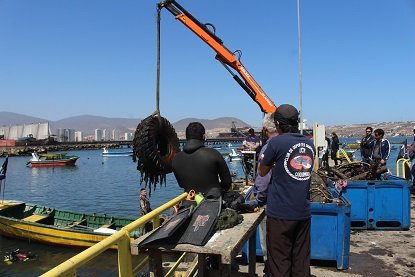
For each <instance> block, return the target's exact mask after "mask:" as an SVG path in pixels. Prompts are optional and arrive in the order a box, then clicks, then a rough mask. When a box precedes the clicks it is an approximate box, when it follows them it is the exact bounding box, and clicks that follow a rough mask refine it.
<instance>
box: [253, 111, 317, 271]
mask: <svg viewBox="0 0 415 277" xmlns="http://www.w3.org/2000/svg"><path fill="white" fill-rule="evenodd" d="M298 117H299V114H298V111H297V109H296V108H295V107H293V106H291V105H288V104H284V105H281V106H279V107H278V108H277V110H276V111H275V113H274V121H275V125H276V126H277V130H278V132H279V134H280V135H279V136H276V137H273V138H272V139H271V140H270V141H269V142H268V147H267V149H266V150H265V152H264V153H263V154H262V156H261V157H260V160H261V162H260V165H259V169H258V173H259V175H260V176H265V175H266V174H267V173H268V172H269V171H270V170H271V169H272V176H273V178H272V183H271V184H270V185H269V187H268V196H267V210H266V213H267V218H268V219H267V230H266V233H267V258H268V266H269V269H268V275H269V276H287V277H290V276H296V277H302V276H310V225H311V211H310V201H309V198H310V197H309V189H310V182H311V172H312V169H313V163H314V156H315V154H314V153H315V148H314V145H313V142H312V141H311V140H310V139H309V138H307V137H305V136H303V135H301V134H299V132H298Z"/></svg>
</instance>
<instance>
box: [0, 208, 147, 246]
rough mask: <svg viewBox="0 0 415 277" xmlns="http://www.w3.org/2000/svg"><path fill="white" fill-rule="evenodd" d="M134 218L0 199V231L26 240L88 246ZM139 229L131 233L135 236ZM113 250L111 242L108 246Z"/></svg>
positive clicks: (5, 234)
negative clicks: (79, 211)
mask: <svg viewBox="0 0 415 277" xmlns="http://www.w3.org/2000/svg"><path fill="white" fill-rule="evenodd" d="M134 220H135V219H131V218H121V217H112V216H109V215H98V214H87V213H78V212H71V211H66V210H60V209H55V208H50V207H46V206H41V205H35V204H29V203H24V202H19V201H10V200H8V201H6V200H4V201H3V202H0V234H1V235H4V236H7V237H14V238H19V239H24V240H28V241H37V242H40V243H46V244H55V245H63V246H71V247H90V246H92V245H94V244H96V243H98V242H100V241H101V240H103V239H105V238H106V237H108V236H110V235H111V234H113V233H115V232H116V231H117V230H120V229H121V228H122V227H124V226H126V225H128V224H129V223H131V222H133V221H134ZM139 234H140V230H136V231H134V232H132V233H131V236H132V237H131V240H133V239H134V238H137V237H138V236H139ZM112 248H113V249H116V246H115V245H114V246H113V247H112Z"/></svg>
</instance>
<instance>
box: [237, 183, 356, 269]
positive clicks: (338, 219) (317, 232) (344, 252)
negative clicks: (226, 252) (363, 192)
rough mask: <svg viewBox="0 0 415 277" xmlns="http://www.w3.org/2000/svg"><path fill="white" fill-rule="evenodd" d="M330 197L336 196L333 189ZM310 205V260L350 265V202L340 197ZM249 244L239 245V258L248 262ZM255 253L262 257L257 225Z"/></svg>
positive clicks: (343, 267)
mask: <svg viewBox="0 0 415 277" xmlns="http://www.w3.org/2000/svg"><path fill="white" fill-rule="evenodd" d="M331 193H332V196H334V197H338V194H337V192H336V191H335V190H334V189H332V190H331ZM310 208H311V231H310V236H311V259H312V260H324V261H336V265H337V268H338V269H347V268H348V267H349V251H350V211H351V207H350V203H349V202H348V200H347V199H345V198H344V197H340V201H339V203H318V202H312V203H311V205H310ZM247 253H248V243H246V244H245V245H244V246H243V248H242V258H243V260H244V261H245V262H247V261H248V254H247ZM256 255H257V256H258V257H262V255H263V254H262V249H261V242H260V238H259V227H258V228H257V237H256Z"/></svg>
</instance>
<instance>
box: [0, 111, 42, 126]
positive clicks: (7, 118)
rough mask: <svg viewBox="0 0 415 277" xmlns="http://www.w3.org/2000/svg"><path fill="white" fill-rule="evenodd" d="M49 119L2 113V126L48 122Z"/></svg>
mask: <svg viewBox="0 0 415 277" xmlns="http://www.w3.org/2000/svg"><path fill="white" fill-rule="evenodd" d="M47 121H48V120H47V119H44V118H38V117H33V116H29V115H24V114H18V113H12V112H0V126H8V125H22V124H31V123H39V122H47Z"/></svg>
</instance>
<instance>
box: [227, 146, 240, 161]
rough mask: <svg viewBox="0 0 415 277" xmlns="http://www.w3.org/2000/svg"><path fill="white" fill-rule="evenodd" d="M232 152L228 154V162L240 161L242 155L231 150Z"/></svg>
mask: <svg viewBox="0 0 415 277" xmlns="http://www.w3.org/2000/svg"><path fill="white" fill-rule="evenodd" d="M231 150H232V152H231V153H229V161H231V162H232V161H240V160H242V157H243V154H242V153H237V152H236V151H235V149H234V148H232V149H231Z"/></svg>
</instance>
